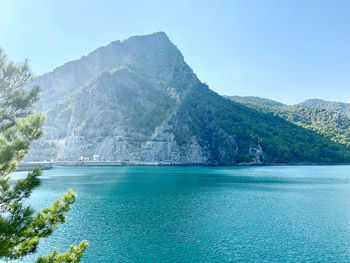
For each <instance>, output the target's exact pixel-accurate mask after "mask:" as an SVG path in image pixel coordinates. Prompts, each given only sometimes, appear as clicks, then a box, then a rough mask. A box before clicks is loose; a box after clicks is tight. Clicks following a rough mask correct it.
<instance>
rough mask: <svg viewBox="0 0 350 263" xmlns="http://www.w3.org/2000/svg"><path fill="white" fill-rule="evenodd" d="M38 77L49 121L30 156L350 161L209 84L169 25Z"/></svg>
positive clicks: (323, 141)
mask: <svg viewBox="0 0 350 263" xmlns="http://www.w3.org/2000/svg"><path fill="white" fill-rule="evenodd" d="M91 54H92V55H91ZM72 65H73V66H72ZM34 84H39V85H41V86H42V87H43V96H42V101H41V103H39V104H38V105H37V109H41V110H44V111H46V113H47V123H46V124H45V126H44V130H45V135H44V136H43V138H41V140H39V141H38V142H36V143H35V144H33V146H32V148H31V150H30V152H29V155H28V158H27V160H45V159H46V160H48V159H54V160H61V161H75V160H77V159H78V158H79V157H80V156H87V157H89V158H90V159H91V158H92V156H93V155H98V156H99V158H100V160H101V161H123V162H146V163H154V162H167V163H176V164H215V165H219V164H225V165H234V164H241V163H251V164H261V163H288V162H289V163H291V162H296V163H298V162H299V163H305V162H309V163H311V162H314V163H316V162H325V163H329V162H350V153H349V151H348V150H347V148H346V147H345V146H343V145H338V144H337V143H334V142H332V141H331V140H329V139H328V138H326V137H323V136H322V135H320V134H318V133H315V132H313V131H310V130H307V129H303V128H302V127H299V126H298V125H295V124H293V123H291V122H288V121H286V120H284V119H283V118H280V117H278V116H271V115H270V114H266V113H262V112H260V111H257V110H255V109H252V108H250V107H247V106H245V105H242V104H240V103H237V102H233V101H231V100H228V99H227V98H224V97H222V96H220V95H218V94H217V93H215V92H214V91H212V90H210V89H209V87H208V86H207V85H206V84H205V83H202V82H201V81H200V80H199V79H198V78H197V76H196V75H195V73H194V72H193V71H192V69H191V68H190V66H189V65H187V63H186V62H185V60H184V57H183V56H182V54H181V52H180V51H179V50H178V49H177V47H176V46H175V45H174V44H173V43H172V42H171V41H170V40H169V38H168V37H167V36H166V34H165V33H164V32H161V33H155V34H151V35H145V36H136V37H130V38H128V39H127V40H124V41H122V42H120V41H113V42H111V43H110V44H109V45H107V46H105V47H101V48H98V49H96V50H95V51H93V52H91V53H89V55H88V56H85V57H82V58H81V59H79V60H76V61H74V63H73V64H72V63H71V64H69V63H66V64H64V65H62V66H61V67H58V70H57V71H53V72H51V73H48V74H45V75H44V76H43V77H39V78H38V79H37V81H36V82H35V83H34ZM269 102H270V103H271V101H269ZM272 123H273V124H274V125H273V126H271V124H272ZM291 131H292V132H293V133H294V134H293V136H291V134H290V132H291ZM296 138H297V139H298V141H297V140H296ZM325 150H326V151H325Z"/></svg>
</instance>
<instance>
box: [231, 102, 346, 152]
mask: <svg viewBox="0 0 350 263" xmlns="http://www.w3.org/2000/svg"><path fill="white" fill-rule="evenodd" d="M230 98H231V99H232V100H234V101H237V102H240V103H242V104H244V105H246V106H249V107H251V108H254V109H256V110H259V111H262V112H265V113H272V114H274V115H276V116H279V117H281V118H283V119H285V120H287V121H290V122H292V123H294V124H296V125H299V126H301V127H304V128H306V129H309V130H313V131H315V132H317V133H319V134H322V135H324V136H326V137H328V138H330V139H332V140H333V141H335V142H337V143H341V144H344V145H347V146H348V147H350V118H349V115H347V107H348V105H347V104H346V103H342V102H328V101H323V100H318V99H313V100H307V101H304V102H302V103H299V104H296V105H284V106H282V107H281V106H278V107H276V106H271V105H267V104H265V103H264V102H263V101H258V100H256V99H254V100H251V98H250V97H238V96H235V97H230Z"/></svg>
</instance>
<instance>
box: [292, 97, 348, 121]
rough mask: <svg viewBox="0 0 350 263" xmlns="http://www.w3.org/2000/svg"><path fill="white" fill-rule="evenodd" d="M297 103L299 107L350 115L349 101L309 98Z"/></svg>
mask: <svg viewBox="0 0 350 263" xmlns="http://www.w3.org/2000/svg"><path fill="white" fill-rule="evenodd" d="M297 105H298V106H301V107H308V108H319V109H325V110H329V111H333V112H337V113H341V114H343V115H346V116H348V117H350V104H349V103H344V102H336V101H325V100H320V99H311V100H306V101H304V102H302V103H299V104H297Z"/></svg>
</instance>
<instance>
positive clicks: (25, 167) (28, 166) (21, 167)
mask: <svg viewBox="0 0 350 263" xmlns="http://www.w3.org/2000/svg"><path fill="white" fill-rule="evenodd" d="M317 165H331V166H335V165H350V163H239V164H201V163H188V164H186V163H176V162H126V161H106V162H101V161H98V162H96V161H95V162H94V161H89V162H80V161H57V162H45V161H43V162H21V163H19V164H18V169H17V170H16V171H17V172H18V171H31V170H33V169H34V168H35V167H39V168H40V169H41V170H49V169H52V168H53V167H54V166H207V167H245V166H317Z"/></svg>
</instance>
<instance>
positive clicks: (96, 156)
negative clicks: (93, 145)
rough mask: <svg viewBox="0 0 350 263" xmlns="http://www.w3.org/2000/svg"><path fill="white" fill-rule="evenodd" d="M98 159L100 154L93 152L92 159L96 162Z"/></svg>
mask: <svg viewBox="0 0 350 263" xmlns="http://www.w3.org/2000/svg"><path fill="white" fill-rule="evenodd" d="M99 160H100V156H99V155H98V154H94V155H93V156H92V161H94V162H98V161H99Z"/></svg>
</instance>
